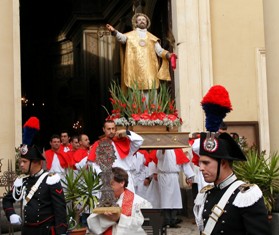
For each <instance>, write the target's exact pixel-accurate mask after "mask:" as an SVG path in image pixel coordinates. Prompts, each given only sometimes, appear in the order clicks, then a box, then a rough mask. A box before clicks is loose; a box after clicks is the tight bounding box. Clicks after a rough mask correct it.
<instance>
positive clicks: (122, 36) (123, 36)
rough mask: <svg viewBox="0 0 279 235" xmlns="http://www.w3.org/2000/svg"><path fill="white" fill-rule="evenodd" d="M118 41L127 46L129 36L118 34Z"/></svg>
mask: <svg viewBox="0 0 279 235" xmlns="http://www.w3.org/2000/svg"><path fill="white" fill-rule="evenodd" d="M115 37H116V40H117V41H118V42H120V43H122V44H125V43H126V42H127V36H126V35H125V34H123V33H120V32H118V31H117V32H116V35H115Z"/></svg>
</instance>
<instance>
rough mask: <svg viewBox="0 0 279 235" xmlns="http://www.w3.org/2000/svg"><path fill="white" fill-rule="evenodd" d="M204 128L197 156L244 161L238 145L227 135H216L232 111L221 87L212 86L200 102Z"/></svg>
mask: <svg viewBox="0 0 279 235" xmlns="http://www.w3.org/2000/svg"><path fill="white" fill-rule="evenodd" d="M201 105H202V108H203V110H204V112H205V117H206V119H205V127H206V130H207V132H202V133H201V137H200V149H199V155H200V156H201V155H205V156H209V157H212V158H217V159H227V160H236V161H244V160H246V158H245V155H244V154H243V152H242V150H241V148H240V146H239V145H238V143H237V142H236V141H235V140H234V139H233V138H232V137H231V136H230V135H229V134H228V133H218V130H219V128H220V125H221V124H222V122H223V119H224V118H225V117H226V115H227V113H229V112H230V111H231V110H232V105H231V101H230V97H229V93H228V91H227V90H226V89H225V87H223V86H221V85H215V86H212V87H211V88H210V89H209V91H208V92H207V94H206V95H205V96H204V97H203V99H202V101H201Z"/></svg>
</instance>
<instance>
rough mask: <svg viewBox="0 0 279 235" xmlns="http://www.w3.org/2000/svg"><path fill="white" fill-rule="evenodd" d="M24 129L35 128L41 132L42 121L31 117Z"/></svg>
mask: <svg viewBox="0 0 279 235" xmlns="http://www.w3.org/2000/svg"><path fill="white" fill-rule="evenodd" d="M23 127H30V128H34V129H36V130H40V121H39V119H38V118H36V117H30V118H29V119H28V120H27V121H26V122H25V124H24V125H23Z"/></svg>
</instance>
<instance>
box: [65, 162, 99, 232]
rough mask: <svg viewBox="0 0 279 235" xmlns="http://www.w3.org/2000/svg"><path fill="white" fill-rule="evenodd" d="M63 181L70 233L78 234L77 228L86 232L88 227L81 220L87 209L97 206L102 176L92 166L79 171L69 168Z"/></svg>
mask: <svg viewBox="0 0 279 235" xmlns="http://www.w3.org/2000/svg"><path fill="white" fill-rule="evenodd" d="M62 183H63V188H64V192H65V199H66V203H67V213H68V217H69V218H68V219H69V220H68V221H69V232H68V234H77V233H75V232H76V230H77V229H79V230H83V232H84V233H83V234H85V233H86V227H85V226H84V225H82V223H81V221H80V218H81V214H82V213H84V212H85V211H89V212H92V210H93V209H94V208H95V207H96V205H97V203H98V198H99V196H98V195H99V190H100V188H101V183H100V177H99V175H98V174H97V173H96V171H95V170H94V169H93V168H92V167H91V166H89V167H88V168H82V169H80V170H79V171H75V170H73V169H68V171H67V174H66V176H65V179H64V180H62ZM81 228H83V229H81Z"/></svg>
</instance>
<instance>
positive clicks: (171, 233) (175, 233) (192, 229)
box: [167, 216, 199, 235]
mask: <svg viewBox="0 0 279 235" xmlns="http://www.w3.org/2000/svg"><path fill="white" fill-rule="evenodd" d="M180 218H181V219H183V222H182V223H180V224H179V226H181V228H168V229H167V235H180V234H181V235H182V234H183V235H199V232H198V229H197V225H196V224H193V223H192V221H193V219H188V218H186V217H183V216H181V217H180Z"/></svg>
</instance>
